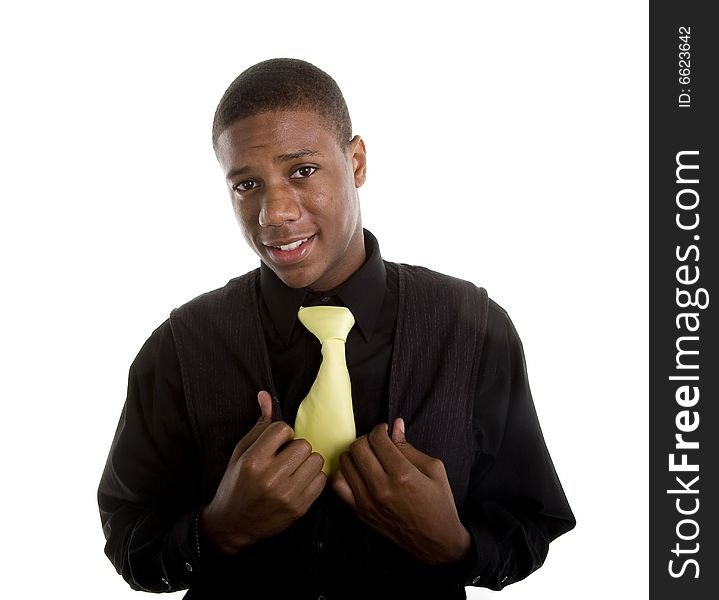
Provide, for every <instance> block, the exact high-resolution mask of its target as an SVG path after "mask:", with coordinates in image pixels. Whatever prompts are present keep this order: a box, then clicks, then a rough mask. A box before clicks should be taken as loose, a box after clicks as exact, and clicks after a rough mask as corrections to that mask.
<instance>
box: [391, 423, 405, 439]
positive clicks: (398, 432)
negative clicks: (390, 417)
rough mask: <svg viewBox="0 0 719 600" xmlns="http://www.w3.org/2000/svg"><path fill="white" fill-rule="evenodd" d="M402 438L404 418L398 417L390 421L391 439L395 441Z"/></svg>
mask: <svg viewBox="0 0 719 600" xmlns="http://www.w3.org/2000/svg"><path fill="white" fill-rule="evenodd" d="M403 439H405V438H404V419H403V418H402V417H399V418H397V419H395V420H394V423H392V441H393V442H395V443H397V442H398V441H400V440H403Z"/></svg>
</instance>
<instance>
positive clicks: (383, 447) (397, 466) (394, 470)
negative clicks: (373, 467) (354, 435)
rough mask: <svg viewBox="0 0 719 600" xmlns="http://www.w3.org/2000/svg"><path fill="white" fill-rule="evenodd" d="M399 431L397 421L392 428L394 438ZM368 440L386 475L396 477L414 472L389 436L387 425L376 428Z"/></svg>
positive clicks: (412, 466)
mask: <svg viewBox="0 0 719 600" xmlns="http://www.w3.org/2000/svg"><path fill="white" fill-rule="evenodd" d="M397 429H398V425H397V420H395V423H394V425H393V428H392V436H393V438H394V436H395V434H396V430H397ZM367 439H368V442H369V445H370V447H371V448H372V451H373V452H374V455H375V456H376V457H377V460H378V461H379V463H380V464H381V465H382V468H383V469H384V470H385V472H386V473H388V474H390V475H396V474H399V473H405V472H407V470H408V469H411V470H414V465H412V464H411V463H410V461H409V460H408V459H407V458H406V457H405V456H404V454H402V452H401V451H400V449H399V448H398V447H397V445H396V444H395V443H394V442H393V440H392V439H390V437H389V436H388V435H387V424H386V423H381V424H380V425H377V426H375V427H374V429H372V431H371V433H370V434H369V436H368V438H367Z"/></svg>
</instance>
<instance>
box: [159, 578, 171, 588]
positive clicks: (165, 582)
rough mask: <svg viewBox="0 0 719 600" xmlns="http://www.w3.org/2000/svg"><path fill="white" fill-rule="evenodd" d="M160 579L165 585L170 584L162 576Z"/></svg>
mask: <svg viewBox="0 0 719 600" xmlns="http://www.w3.org/2000/svg"><path fill="white" fill-rule="evenodd" d="M161 581H162V583H164V584H165V585H166V586H169V585H170V582H169V581H167V579H165V578H164V577H163V578H162V579H161Z"/></svg>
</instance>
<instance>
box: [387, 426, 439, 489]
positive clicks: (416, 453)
mask: <svg viewBox="0 0 719 600" xmlns="http://www.w3.org/2000/svg"><path fill="white" fill-rule="evenodd" d="M404 429H405V424H404V419H403V418H401V417H399V418H397V419H395V420H394V423H393V424H392V436H391V437H392V441H393V442H394V445H395V446H397V448H399V451H400V452H401V453H402V454H403V455H404V457H405V458H406V459H407V460H408V461H409V462H411V463H412V464H413V465H414V466H415V467H417V468H418V469H419V470H420V471H421V472H422V473H424V474H425V475H427V476H431V465H432V463H433V462H434V459H433V458H432V457H431V456H429V455H428V454H425V453H424V452H422V451H421V450H417V448H415V447H414V446H413V445H412V444H410V443H409V442H408V441H407V436H406V435H405V430H404Z"/></svg>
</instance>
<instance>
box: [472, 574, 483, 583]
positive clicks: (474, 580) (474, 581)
mask: <svg viewBox="0 0 719 600" xmlns="http://www.w3.org/2000/svg"><path fill="white" fill-rule="evenodd" d="M480 579H482V577H481V575H477V576H476V577H475V578H474V579H472V583H477V582H478V581H479V580H480Z"/></svg>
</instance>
